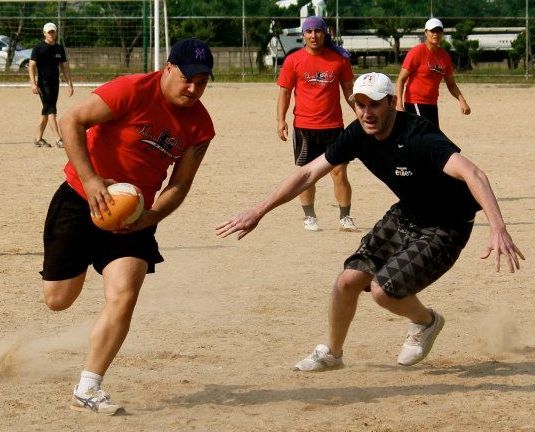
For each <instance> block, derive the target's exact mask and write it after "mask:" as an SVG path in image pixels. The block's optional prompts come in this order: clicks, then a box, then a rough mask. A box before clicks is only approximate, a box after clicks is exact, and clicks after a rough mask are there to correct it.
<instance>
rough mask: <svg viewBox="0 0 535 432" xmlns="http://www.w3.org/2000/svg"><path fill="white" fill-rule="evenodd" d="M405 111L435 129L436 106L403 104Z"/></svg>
mask: <svg viewBox="0 0 535 432" xmlns="http://www.w3.org/2000/svg"><path fill="white" fill-rule="evenodd" d="M405 111H407V112H410V113H413V114H416V115H418V116H420V117H424V118H426V119H427V120H429V121H430V122H431V123H433V124H434V125H435V126H436V127H437V128H440V126H439V124H438V106H437V105H430V104H412V103H406V102H405Z"/></svg>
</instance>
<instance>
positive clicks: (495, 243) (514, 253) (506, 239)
mask: <svg viewBox="0 0 535 432" xmlns="http://www.w3.org/2000/svg"><path fill="white" fill-rule="evenodd" d="M492 251H494V252H495V254H496V255H495V257H494V269H495V270H496V271H497V272H499V271H500V261H501V256H502V255H504V256H505V258H506V260H507V264H508V266H509V272H511V273H514V272H515V268H516V269H517V270H520V261H519V258H520V259H522V260H525V258H524V255H523V254H522V252H520V249H518V247H517V246H516V245H515V244H514V243H513V240H512V239H511V236H510V235H509V233H508V232H507V231H506V230H503V231H499V232H495V233H491V237H490V241H489V245H488V246H487V247H486V249H485V251H484V252H483V253H482V254H481V258H482V259H486V258H488V257H489V256H490V254H491V253H492Z"/></svg>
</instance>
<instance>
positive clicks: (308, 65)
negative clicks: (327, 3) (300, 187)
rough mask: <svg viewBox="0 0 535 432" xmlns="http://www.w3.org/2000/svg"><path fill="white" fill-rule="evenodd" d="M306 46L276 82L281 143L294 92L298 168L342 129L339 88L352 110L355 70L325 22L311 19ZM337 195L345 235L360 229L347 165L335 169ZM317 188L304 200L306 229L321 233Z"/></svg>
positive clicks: (306, 29)
mask: <svg viewBox="0 0 535 432" xmlns="http://www.w3.org/2000/svg"><path fill="white" fill-rule="evenodd" d="M302 30H303V40H304V42H305V46H304V47H303V48H302V49H300V50H299V51H297V52H295V53H293V54H291V55H289V56H288V57H287V58H286V59H285V61H284V64H283V66H282V69H281V72H280V75H279V78H278V80H277V84H278V85H279V87H280V90H279V99H278V103H277V132H278V135H279V138H280V139H281V140H282V141H287V139H288V124H287V123H286V113H287V112H288V108H289V106H290V100H291V95H292V91H293V92H294V98H295V101H294V102H295V103H294V110H293V114H294V122H293V127H294V137H293V148H294V159H295V164H296V165H298V166H303V165H306V164H307V163H308V162H310V161H312V160H313V159H315V158H316V157H318V156H319V155H321V154H323V153H324V152H325V151H326V150H327V149H328V148H329V147H330V146H331V145H332V144H333V143H334V142H335V141H336V139H337V138H338V136H339V135H340V133H341V132H342V131H343V128H344V123H343V118H342V107H341V105H340V88H342V92H343V94H344V97H345V99H346V101H347V103H348V104H349V106H350V107H351V108H352V109H353V110H354V109H355V106H354V103H353V102H352V101H350V100H349V96H350V95H351V92H352V88H353V72H352V70H351V64H350V63H349V57H350V55H349V53H348V52H347V51H346V50H344V49H343V48H341V47H337V46H336V45H334V44H333V43H332V41H331V36H330V35H329V34H328V32H327V24H325V21H324V20H323V18H321V17H318V16H310V17H308V18H307V19H305V21H304V22H303V27H302ZM331 178H332V179H333V183H334V195H335V197H336V200H337V201H338V204H339V207H340V225H339V229H340V230H342V231H350V232H353V231H356V230H357V228H356V226H355V224H354V222H353V218H352V217H351V216H350V210H351V185H350V184H349V180H348V178H347V165H345V164H344V165H340V166H337V167H335V168H334V169H333V170H332V171H331ZM315 192H316V189H315V186H314V185H313V186H311V187H310V188H309V189H307V190H305V191H303V192H302V193H301V194H300V195H299V198H300V200H301V205H302V206H303V211H304V213H305V219H304V227H305V229H306V230H307V231H318V230H319V225H318V219H317V216H316V212H315V209H314V198H315Z"/></svg>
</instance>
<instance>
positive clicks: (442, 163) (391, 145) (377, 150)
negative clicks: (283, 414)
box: [217, 73, 524, 371]
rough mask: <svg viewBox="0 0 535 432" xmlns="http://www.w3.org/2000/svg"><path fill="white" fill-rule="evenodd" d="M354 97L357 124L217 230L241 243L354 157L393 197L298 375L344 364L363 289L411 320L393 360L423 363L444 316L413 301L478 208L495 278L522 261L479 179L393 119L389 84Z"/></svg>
mask: <svg viewBox="0 0 535 432" xmlns="http://www.w3.org/2000/svg"><path fill="white" fill-rule="evenodd" d="M351 99H352V100H354V101H355V107H356V114H357V120H356V121H354V122H353V123H351V124H350V125H349V126H348V127H347V128H346V129H345V130H344V132H343V133H342V135H341V136H340V138H339V139H338V140H337V141H336V143H335V144H333V145H332V146H331V147H330V148H329V149H328V150H327V151H326V153H325V154H324V155H322V156H319V157H318V158H316V159H315V160H314V161H312V162H310V163H309V164H307V165H305V166H303V167H301V168H300V169H298V170H297V171H296V172H295V173H294V174H292V175H291V176H289V177H288V178H287V179H286V180H285V181H283V183H282V184H281V185H280V186H279V187H278V188H277V189H275V191H274V192H272V193H271V194H270V195H269V196H268V197H267V198H266V199H265V200H264V201H262V202H261V203H259V204H258V205H256V206H255V207H254V208H252V209H251V210H248V211H246V212H244V213H242V214H240V215H237V216H235V217H233V218H231V219H230V220H228V221H227V222H225V223H224V224H222V225H220V226H219V227H217V234H218V235H219V236H221V237H226V236H228V235H230V234H232V233H234V232H238V239H241V238H242V237H243V236H245V235H246V234H248V233H249V232H250V231H252V230H253V229H254V228H255V227H256V226H257V224H258V222H259V221H260V219H261V218H262V217H263V216H264V215H265V214H266V213H268V212H269V211H270V210H272V209H274V208H275V207H277V206H279V205H281V204H283V203H285V202H288V201H290V200H292V199H293V198H294V197H295V196H297V195H298V194H299V193H300V192H301V191H302V190H304V189H306V188H308V187H310V185H311V184H314V183H315V182H316V181H317V180H318V179H320V178H321V177H323V176H324V175H326V174H327V173H328V172H329V171H330V170H331V169H332V168H333V167H334V166H337V165H340V164H343V163H347V162H349V161H351V160H353V159H356V158H358V159H360V160H361V162H362V163H363V164H364V165H365V166H366V167H367V168H368V169H369V170H370V171H371V172H372V173H373V174H374V175H375V176H377V177H378V178H379V179H380V180H382V181H383V182H384V183H385V184H386V185H387V186H388V187H389V188H390V189H391V190H392V191H393V192H394V194H395V195H396V196H397V197H398V198H399V201H398V202H397V203H396V204H394V205H393V206H392V207H391V208H390V209H389V210H388V211H387V212H386V214H385V215H384V217H383V218H382V219H381V220H380V221H379V222H377V223H376V225H375V226H374V227H373V228H372V230H371V231H370V232H369V233H368V234H366V235H365V236H364V237H363V238H362V240H361V244H360V246H359V248H358V249H357V251H356V252H355V253H354V254H353V255H351V256H350V257H349V258H347V260H346V261H345V263H344V271H343V272H342V273H341V274H340V275H339V276H338V278H337V280H336V282H335V285H334V287H333V291H332V296H331V302H330V307H329V335H328V341H327V343H326V344H319V345H318V346H316V348H315V349H314V351H313V353H312V354H311V355H310V356H308V357H306V358H305V359H303V360H301V361H300V362H298V363H297V364H296V365H295V367H294V368H295V369H296V370H301V371H321V370H325V369H334V368H339V367H342V366H343V362H342V346H343V343H344V340H345V338H346V335H347V331H348V329H349V326H350V324H351V321H352V320H353V316H354V314H355V311H356V307H357V299H358V297H359V295H360V293H361V292H363V291H371V294H372V296H373V298H374V300H375V301H376V302H377V303H378V304H379V305H380V306H382V307H384V308H386V309H387V310H389V311H390V312H392V313H394V314H397V315H400V316H403V317H406V318H408V319H409V320H410V322H411V324H410V326H409V331H408V334H407V338H406V340H405V342H404V344H403V346H402V348H401V352H400V353H399V355H398V359H397V361H398V363H399V364H401V365H404V366H410V365H413V364H416V363H418V362H420V361H422V360H423V359H424V358H425V357H426V356H427V354H428V353H429V351H430V350H431V347H432V346H433V342H434V340H435V338H436V336H437V335H438V334H439V332H440V330H441V329H442V327H443V325H444V317H443V316H442V315H440V314H439V313H438V312H436V311H434V310H432V309H429V308H427V307H425V306H424V305H423V304H422V303H420V300H419V299H418V297H417V296H416V294H417V293H418V292H420V291H421V290H422V289H424V288H425V287H427V286H428V285H430V284H431V283H433V282H434V281H436V280H437V279H438V278H439V277H440V276H442V275H443V274H444V273H445V272H446V271H448V270H449V269H450V268H451V267H452V265H453V264H454V263H455V261H456V260H457V258H458V257H459V255H460V253H461V250H462V249H463V248H464V246H465V244H466V242H467V241H468V238H469V237H470V233H471V230H472V226H473V222H474V217H475V214H476V212H477V211H478V210H480V209H483V211H484V213H485V215H486V217H487V220H488V222H489V226H490V239H489V243H488V245H487V247H486V250H485V252H484V253H483V254H482V256H481V257H482V258H487V257H488V256H490V254H491V252H492V251H494V252H495V254H496V256H495V269H496V271H499V270H500V260H501V256H502V255H503V256H504V257H505V259H506V261H507V264H508V267H509V271H510V272H514V271H515V268H516V269H519V268H520V264H519V260H520V259H524V256H523V255H522V252H521V251H520V250H519V249H518V248H517V246H516V245H515V244H514V242H513V240H512V239H511V237H510V235H509V233H508V232H507V229H506V226H505V222H504V221H503V218H502V215H501V212H500V208H499V206H498V203H497V201H496V197H495V196H494V193H493V191H492V188H491V186H490V184H489V181H488V179H487V177H486V175H485V173H484V172H483V171H481V169H479V168H478V167H477V166H476V165H474V164H473V163H472V162H471V161H469V160H468V159H466V158H465V157H463V156H461V154H460V149H459V148H458V147H457V146H456V145H454V144H453V143H452V142H451V141H450V140H449V139H448V138H447V137H446V136H445V135H444V134H443V133H442V132H441V131H440V130H439V129H438V128H436V127H435V126H433V125H432V124H431V123H430V122H429V121H427V120H425V119H423V118H421V117H417V116H415V115H413V114H409V113H406V112H397V111H396V96H395V91H394V86H393V84H392V82H391V81H390V78H388V77H387V76H386V75H383V74H379V73H368V74H364V75H361V76H360V77H359V78H358V79H357V80H356V81H355V84H354V86H353V94H352V95H351Z"/></svg>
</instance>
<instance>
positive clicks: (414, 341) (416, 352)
mask: <svg viewBox="0 0 535 432" xmlns="http://www.w3.org/2000/svg"><path fill="white" fill-rule="evenodd" d="M430 311H431V313H432V314H433V316H434V317H435V322H434V323H433V325H432V326H431V327H426V326H423V325H420V324H414V323H413V324H411V325H409V331H408V333H407V339H405V343H404V344H403V346H402V347H401V351H400V353H399V355H398V364H400V365H402V366H412V365H415V364H416V363H419V362H421V361H422V360H423V359H424V358H426V357H427V354H429V351H431V348H432V347H433V342H435V339H436V337H437V336H438V334H439V333H440V330H442V327H444V321H445V320H444V317H443V316H442V315H440V314H439V313H438V312H435V311H434V310H432V309H430Z"/></svg>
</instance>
